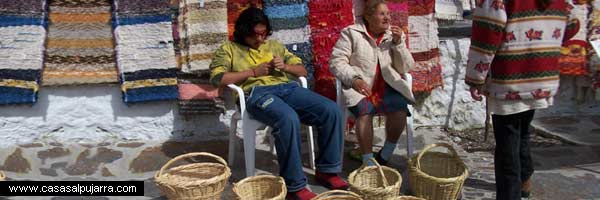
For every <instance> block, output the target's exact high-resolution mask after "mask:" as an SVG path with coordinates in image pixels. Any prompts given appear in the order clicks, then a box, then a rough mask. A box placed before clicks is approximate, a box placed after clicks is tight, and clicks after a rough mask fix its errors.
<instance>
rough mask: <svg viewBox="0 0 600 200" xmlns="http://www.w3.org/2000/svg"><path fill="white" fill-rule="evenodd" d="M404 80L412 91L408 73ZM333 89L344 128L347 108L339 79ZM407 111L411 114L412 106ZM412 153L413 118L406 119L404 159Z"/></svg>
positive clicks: (410, 77) (410, 78)
mask: <svg viewBox="0 0 600 200" xmlns="http://www.w3.org/2000/svg"><path fill="white" fill-rule="evenodd" d="M404 77H405V78H406V82H408V88H410V89H411V90H412V76H411V75H410V74H409V73H406V74H404ZM335 89H336V97H337V99H336V100H337V104H338V106H339V107H340V110H341V111H342V119H344V127H346V125H345V123H346V121H347V119H348V108H346V105H344V97H343V96H342V82H341V81H340V80H339V79H336V80H335ZM408 110H409V111H410V112H411V113H412V110H413V109H412V106H411V105H410V104H409V105H408ZM412 153H413V118H412V116H411V117H407V118H406V154H407V155H406V157H408V158H410V156H411V155H412Z"/></svg>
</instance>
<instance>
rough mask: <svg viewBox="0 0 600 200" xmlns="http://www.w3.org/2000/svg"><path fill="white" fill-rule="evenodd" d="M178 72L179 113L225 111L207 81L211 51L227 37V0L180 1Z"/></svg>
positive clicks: (216, 90) (216, 92)
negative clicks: (179, 59) (179, 67)
mask: <svg viewBox="0 0 600 200" xmlns="http://www.w3.org/2000/svg"><path fill="white" fill-rule="evenodd" d="M177 21H178V22H177V23H178V27H177V30H178V32H179V36H180V37H181V42H180V47H181V54H182V55H181V62H180V63H181V72H180V73H178V76H177V81H178V89H179V98H178V103H177V104H178V107H179V113H180V114H215V113H222V112H224V110H225V105H224V101H223V100H222V99H221V98H220V97H219V90H218V89H217V88H215V87H213V86H211V85H210V83H209V67H208V66H209V65H210V62H211V57H212V53H213V52H214V51H215V50H216V49H217V48H218V47H219V46H220V45H221V44H222V43H223V42H224V41H226V40H227V1H225V0H208V1H203V2H201V1H197V0H180V3H179V17H178V20H177Z"/></svg>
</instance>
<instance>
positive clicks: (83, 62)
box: [42, 0, 118, 85]
mask: <svg viewBox="0 0 600 200" xmlns="http://www.w3.org/2000/svg"><path fill="white" fill-rule="evenodd" d="M48 2H49V19H50V23H49V27H48V38H47V41H46V59H45V62H44V70H43V74H42V84H43V85H71V84H90V83H111V82H117V77H118V76H117V68H116V64H115V58H114V42H113V41H114V40H113V35H112V30H111V24H110V23H111V20H110V19H111V11H110V10H111V5H110V0H90V1H73V0H50V1H48Z"/></svg>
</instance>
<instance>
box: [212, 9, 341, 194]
mask: <svg viewBox="0 0 600 200" xmlns="http://www.w3.org/2000/svg"><path fill="white" fill-rule="evenodd" d="M271 32H272V31H271V26H270V25H269V21H268V19H267V16H266V15H265V14H264V12H263V11H262V10H261V9H258V8H254V7H250V8H248V9H246V10H244V11H243V12H242V13H241V14H240V16H239V18H238V20H237V21H236V22H235V32H234V40H233V41H227V42H225V43H224V44H223V45H221V47H220V48H219V49H217V50H216V51H215V53H214V55H213V58H212V63H211V64H210V69H211V76H210V81H211V83H212V84H213V85H215V86H225V85H227V84H231V83H234V84H238V85H240V86H241V88H242V89H243V90H244V91H245V92H249V93H250V95H249V97H248V99H247V100H246V105H247V111H248V113H250V115H251V116H252V117H253V118H254V119H256V120H258V121H260V122H262V123H264V124H266V125H268V126H271V127H272V128H273V132H272V134H273V136H274V137H275V148H276V150H277V160H278V162H279V173H280V175H281V176H282V177H283V178H284V179H285V183H286V185H287V189H288V196H287V197H288V199H310V198H313V197H315V196H316V195H315V194H314V193H312V192H311V191H309V190H308V189H307V188H306V187H305V186H306V183H307V179H306V176H305V175H304V173H303V171H302V160H301V158H300V152H301V151H300V123H304V124H307V125H312V126H314V127H318V131H319V134H318V137H317V144H318V146H319V155H318V156H317V158H316V161H315V162H316V167H317V170H316V174H315V177H316V179H317V181H319V182H320V183H322V184H323V185H325V186H326V187H329V188H330V189H346V188H348V184H347V183H346V182H345V181H344V180H343V179H342V178H341V177H340V176H338V174H337V173H339V172H341V171H342V168H341V166H342V161H341V158H342V155H341V154H342V144H343V142H342V139H343V136H342V116H341V112H340V110H339V108H338V107H337V105H336V103H335V102H333V101H331V100H329V99H327V98H325V97H323V96H321V95H319V94H317V93H314V92H312V91H310V90H308V89H306V88H302V87H300V85H299V84H298V83H297V82H294V81H291V80H290V77H292V76H296V77H298V76H306V74H307V72H306V69H305V68H304V66H303V65H302V60H300V58H298V57H297V56H295V55H294V54H292V53H290V52H289V51H288V50H287V49H286V48H285V46H283V45H282V44H281V43H279V42H277V41H274V40H266V38H267V36H269V35H270V34H271Z"/></svg>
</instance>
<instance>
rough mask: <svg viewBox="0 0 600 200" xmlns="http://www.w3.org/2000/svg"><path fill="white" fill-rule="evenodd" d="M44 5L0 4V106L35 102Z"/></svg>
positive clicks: (8, 0) (7, 0)
mask: <svg viewBox="0 0 600 200" xmlns="http://www.w3.org/2000/svg"><path fill="white" fill-rule="evenodd" d="M45 3H46V1H45V0H2V1H0V105H4V104H33V103H35V102H36V100H37V92H38V89H39V82H40V74H41V70H42V66H43V59H44V39H45V37H46V25H47V16H46V14H47V12H46V9H45V8H46V5H45Z"/></svg>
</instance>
